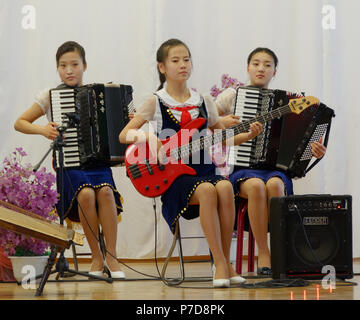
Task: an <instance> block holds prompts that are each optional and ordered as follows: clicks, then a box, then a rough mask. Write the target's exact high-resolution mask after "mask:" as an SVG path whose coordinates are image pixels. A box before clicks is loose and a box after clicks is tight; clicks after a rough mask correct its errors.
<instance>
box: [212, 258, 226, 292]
mask: <svg viewBox="0 0 360 320" xmlns="http://www.w3.org/2000/svg"><path fill="white" fill-rule="evenodd" d="M212 270H213V287H214V288H229V287H230V280H229V279H214V277H215V271H216V268H215V265H214V264H213V266H212Z"/></svg>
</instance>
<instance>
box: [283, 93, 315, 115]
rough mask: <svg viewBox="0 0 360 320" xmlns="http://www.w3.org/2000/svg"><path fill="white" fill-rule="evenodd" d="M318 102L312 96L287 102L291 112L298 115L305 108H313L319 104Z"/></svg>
mask: <svg viewBox="0 0 360 320" xmlns="http://www.w3.org/2000/svg"><path fill="white" fill-rule="evenodd" d="M319 103H320V100H319V99H318V98H316V97H312V96H306V97H302V98H298V99H291V100H290V101H289V104H288V105H289V107H290V109H291V112H294V113H296V114H300V113H301V112H303V111H304V110H305V109H306V108H308V107H311V106H313V105H314V104H319Z"/></svg>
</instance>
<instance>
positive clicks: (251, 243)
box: [248, 226, 255, 272]
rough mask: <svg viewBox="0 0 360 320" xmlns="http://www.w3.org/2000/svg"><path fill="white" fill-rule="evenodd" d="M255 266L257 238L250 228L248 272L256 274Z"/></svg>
mask: <svg viewBox="0 0 360 320" xmlns="http://www.w3.org/2000/svg"><path fill="white" fill-rule="evenodd" d="M254 265H255V238H254V235H253V233H252V230H251V227H250V226H249V239H248V272H254Z"/></svg>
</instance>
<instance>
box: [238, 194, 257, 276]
mask: <svg viewBox="0 0 360 320" xmlns="http://www.w3.org/2000/svg"><path fill="white" fill-rule="evenodd" d="M238 205H239V207H238V210H237V246H236V272H237V273H238V274H241V273H242V259H243V239H244V228H245V223H244V220H245V213H246V211H247V208H248V202H247V200H246V199H240V201H239V203H238ZM248 232H249V239H248V272H254V264H255V238H254V235H253V233H252V231H251V226H250V224H249V231H248Z"/></svg>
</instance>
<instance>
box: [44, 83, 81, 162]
mask: <svg viewBox="0 0 360 320" xmlns="http://www.w3.org/2000/svg"><path fill="white" fill-rule="evenodd" d="M50 94H51V97H50V100H51V106H52V121H53V122H56V123H57V124H58V125H59V126H61V125H67V123H68V121H69V119H68V117H67V116H66V113H68V112H69V113H74V112H76V105H75V104H76V101H75V90H74V89H58V90H51V91H50ZM64 138H65V139H64V140H65V146H64V147H63V153H64V167H65V168H67V167H78V166H79V165H80V151H79V143H78V141H79V137H78V131H77V128H69V129H67V130H66V132H65V133H64ZM55 156H56V163H59V152H58V151H56V152H55Z"/></svg>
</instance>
